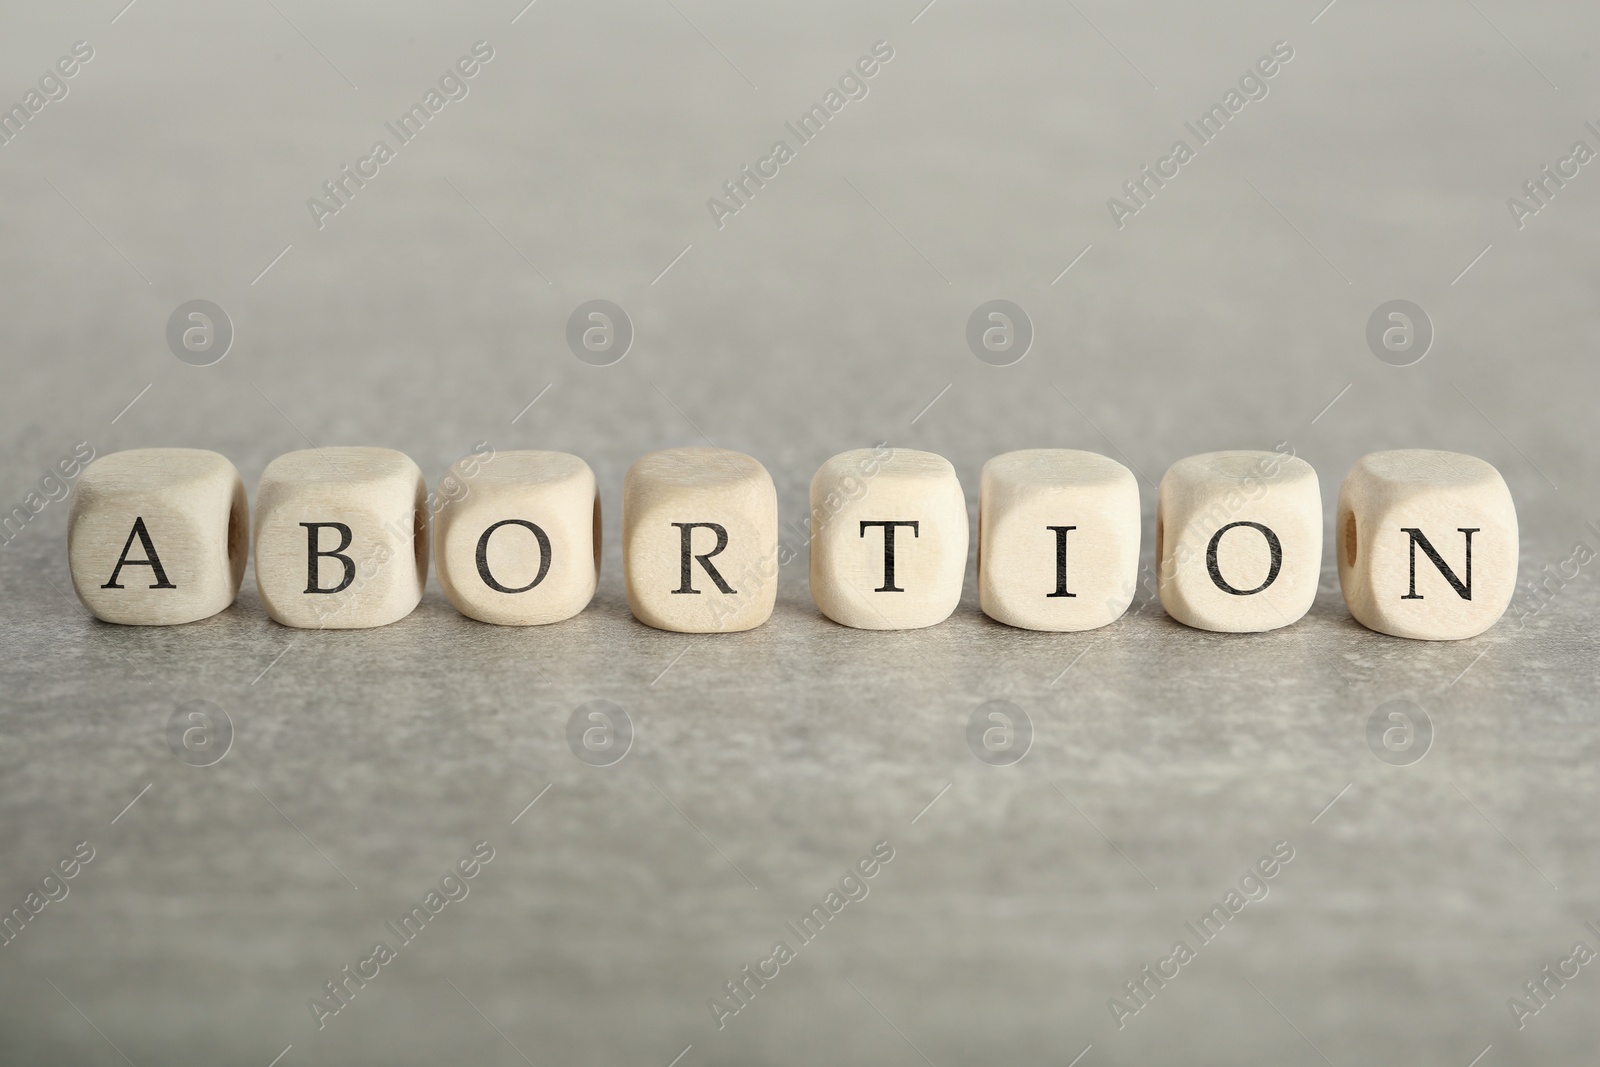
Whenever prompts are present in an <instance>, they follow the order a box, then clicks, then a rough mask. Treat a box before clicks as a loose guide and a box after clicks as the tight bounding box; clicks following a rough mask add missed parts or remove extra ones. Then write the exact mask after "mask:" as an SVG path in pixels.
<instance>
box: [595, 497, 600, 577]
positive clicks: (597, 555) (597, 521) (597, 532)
mask: <svg viewBox="0 0 1600 1067" xmlns="http://www.w3.org/2000/svg"><path fill="white" fill-rule="evenodd" d="M594 572H595V573H596V574H599V573H600V494H599V493H596V494H595V495H594Z"/></svg>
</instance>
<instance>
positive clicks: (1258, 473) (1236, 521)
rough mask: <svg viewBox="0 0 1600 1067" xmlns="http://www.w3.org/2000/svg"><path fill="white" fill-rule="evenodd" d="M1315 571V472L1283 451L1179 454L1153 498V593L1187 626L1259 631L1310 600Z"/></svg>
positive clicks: (1318, 538) (1296, 613)
mask: <svg viewBox="0 0 1600 1067" xmlns="http://www.w3.org/2000/svg"><path fill="white" fill-rule="evenodd" d="M1321 569H1322V490H1321V488H1320V486H1319V485H1318V482H1317V472H1316V471H1314V470H1312V468H1311V464H1309V463H1307V462H1306V461H1305V460H1303V459H1300V458H1299V457H1298V456H1294V455H1290V454H1285V453H1282V452H1258V451H1231V452H1207V453H1205V454H1203V455H1199V456H1190V457H1188V458H1187V459H1180V460H1179V461H1178V462H1176V463H1174V464H1173V465H1172V466H1171V467H1170V468H1168V469H1167V473H1166V475H1165V476H1164V477H1162V479H1161V489H1160V492H1159V494H1158V499H1157V502H1156V591H1157V592H1158V593H1159V594H1160V596H1161V606H1162V607H1164V608H1166V609H1167V614H1168V615H1171V616H1172V617H1173V618H1174V619H1176V620H1177V621H1179V622H1181V623H1183V624H1185V625H1186V626H1193V627H1196V628H1197V629H1201V630H1217V631H1221V632H1224V633H1256V632H1259V631H1263V630H1274V629H1277V628H1278V627H1280V626H1288V625H1289V624H1290V623H1292V622H1295V621H1296V620H1298V619H1299V618H1300V617H1301V616H1302V615H1304V614H1305V613H1306V612H1307V611H1308V610H1310V608H1311V602H1312V601H1313V600H1315V599H1316V596H1317V581H1318V576H1319V575H1320V573H1321Z"/></svg>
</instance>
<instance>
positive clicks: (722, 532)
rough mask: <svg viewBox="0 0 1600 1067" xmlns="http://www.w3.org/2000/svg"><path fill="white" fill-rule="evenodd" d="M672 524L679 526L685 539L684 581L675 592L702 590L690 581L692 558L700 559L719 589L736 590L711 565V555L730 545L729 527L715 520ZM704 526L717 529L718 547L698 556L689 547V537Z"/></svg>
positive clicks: (697, 591) (729, 591)
mask: <svg viewBox="0 0 1600 1067" xmlns="http://www.w3.org/2000/svg"><path fill="white" fill-rule="evenodd" d="M672 525H674V526H676V527H677V528H678V530H679V532H680V535H681V536H682V538H683V540H682V545H683V557H682V562H683V569H682V572H681V578H682V582H681V583H680V584H679V586H678V588H676V589H674V590H673V592H674V593H694V594H696V595H698V594H699V592H700V590H698V589H696V588H695V587H694V586H693V585H692V584H690V581H689V579H690V577H691V574H690V570H689V561H690V560H691V559H697V560H699V561H700V566H702V567H704V568H705V569H706V573H707V574H708V575H710V576H711V580H712V581H713V582H715V583H716V586H717V588H718V589H720V590H722V591H723V592H724V593H732V592H734V590H733V589H732V588H731V587H730V586H729V585H728V583H727V582H725V581H723V580H722V575H720V574H718V573H717V568H715V567H713V566H712V565H711V557H712V556H715V555H717V554H718V553H720V552H721V551H722V550H723V549H725V548H727V547H728V531H727V529H726V528H725V527H723V526H722V525H721V524H720V523H715V522H675V523H673V524H672ZM702 526H703V527H705V528H706V529H707V530H715V531H716V534H717V547H716V548H713V549H712V550H711V551H710V552H706V553H703V554H702V555H698V556H696V555H694V554H693V551H692V550H691V549H690V547H689V539H690V538H691V537H692V536H694V531H695V530H696V529H697V528H699V527H702Z"/></svg>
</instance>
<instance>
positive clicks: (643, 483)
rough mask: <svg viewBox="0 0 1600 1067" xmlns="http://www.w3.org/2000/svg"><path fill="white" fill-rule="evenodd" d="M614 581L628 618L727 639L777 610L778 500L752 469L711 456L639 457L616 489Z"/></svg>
mask: <svg viewBox="0 0 1600 1067" xmlns="http://www.w3.org/2000/svg"><path fill="white" fill-rule="evenodd" d="M622 571H623V584H624V585H626V586H627V590H628V607H629V608H630V609H631V610H632V611H633V615H634V618H636V619H638V620H639V621H640V622H642V623H644V624H645V625H646V626H654V627H655V628H656V629H658V630H674V631H677V632H678V633H690V634H701V633H731V632H733V631H737V630H750V629H754V628H755V627H757V626H760V625H761V624H762V623H764V622H766V621H767V619H769V618H771V616H772V608H773V605H775V604H776V603H777V600H778V493H777V490H776V489H775V488H774V486H773V484H772V476H771V475H770V474H768V473H767V469H766V468H765V467H763V466H762V465H761V464H760V463H758V462H757V461H756V460H754V459H752V458H751V457H749V456H746V455H744V454H742V453H739V452H729V451H727V450H725V449H719V448H670V449H665V450H663V451H660V452H651V453H650V454H648V455H646V456H641V457H640V458H639V459H638V460H637V461H635V463H634V464H633V466H631V467H629V468H628V473H627V476H626V477H625V478H624V479H623V483H622Z"/></svg>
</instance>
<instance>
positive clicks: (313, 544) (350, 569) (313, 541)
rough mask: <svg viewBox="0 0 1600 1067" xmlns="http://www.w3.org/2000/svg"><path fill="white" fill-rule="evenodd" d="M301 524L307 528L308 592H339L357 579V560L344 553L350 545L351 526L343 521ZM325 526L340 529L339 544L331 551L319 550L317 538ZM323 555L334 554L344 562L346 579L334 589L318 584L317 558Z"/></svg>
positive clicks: (335, 557) (334, 556)
mask: <svg viewBox="0 0 1600 1067" xmlns="http://www.w3.org/2000/svg"><path fill="white" fill-rule="evenodd" d="M300 525H301V526H304V527H305V528H306V592H308V593H339V592H343V591H344V590H345V589H347V588H349V586H350V583H351V582H353V581H355V580H356V561H355V560H353V559H351V558H350V557H349V556H346V555H343V554H342V553H343V552H344V550H345V549H347V548H349V547H350V538H351V534H350V527H348V526H346V525H345V524H344V523H342V522H302V523H301V524H300ZM323 527H327V528H328V529H331V530H338V531H339V539H340V540H339V546H338V547H337V548H335V549H334V550H333V551H331V552H319V551H318V550H317V538H318V536H320V534H321V533H322V529H323ZM321 556H332V557H333V558H334V559H336V560H338V561H339V562H340V563H343V564H344V581H342V582H340V583H339V584H338V585H336V586H334V587H333V588H332V589H322V588H319V587H318V585H317V559H318V558H319V557H321Z"/></svg>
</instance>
